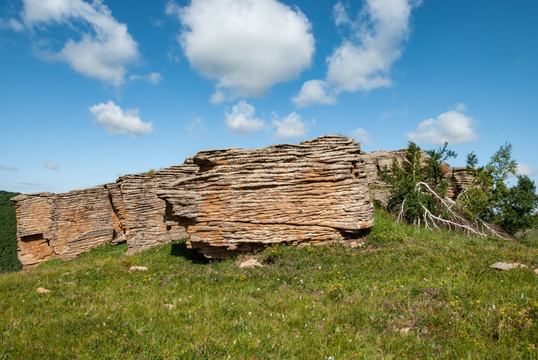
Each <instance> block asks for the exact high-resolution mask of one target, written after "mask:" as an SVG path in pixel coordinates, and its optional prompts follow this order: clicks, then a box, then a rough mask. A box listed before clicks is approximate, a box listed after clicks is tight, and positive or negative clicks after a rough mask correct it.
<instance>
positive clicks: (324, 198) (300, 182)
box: [13, 136, 373, 268]
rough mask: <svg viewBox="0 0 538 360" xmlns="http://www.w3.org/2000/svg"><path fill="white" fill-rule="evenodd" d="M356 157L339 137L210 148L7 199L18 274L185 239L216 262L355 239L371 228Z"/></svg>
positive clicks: (359, 157)
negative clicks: (85, 185)
mask: <svg viewBox="0 0 538 360" xmlns="http://www.w3.org/2000/svg"><path fill="white" fill-rule="evenodd" d="M362 155H364V154H363V153H362V152H361V150H360V147H359V145H358V144H357V143H356V142H354V141H353V140H350V139H348V138H345V137H342V136H323V137H320V138H317V139H314V140H310V141H307V142H304V143H301V144H299V145H274V146H270V147H267V148H262V149H255V150H242V149H224V150H209V151H203V152H200V153H198V154H197V155H196V156H195V157H194V158H188V159H187V160H186V161H185V162H184V163H183V164H182V165H178V166H172V167H170V168H166V169H163V170H159V171H155V172H152V173H147V174H138V175H127V176H123V177H120V178H119V179H118V180H117V181H116V182H115V183H109V184H105V185H103V186H99V187H94V188H90V189H85V190H77V191H71V192H68V193H64V194H51V193H39V194H29V195H26V194H23V195H19V196H17V197H15V198H13V201H14V202H15V209H16V213H17V223H18V226H17V236H18V243H19V248H18V255H19V259H20V260H21V262H22V264H23V266H24V267H25V268H31V267H34V266H36V265H38V264H40V263H41V262H43V261H46V260H48V259H51V258H55V257H60V258H62V259H71V258H73V257H75V256H77V255H78V254H80V253H82V252H84V251H88V250H89V249H91V248H92V247H95V246H98V245H101V244H104V243H109V242H111V243H117V242H122V241H127V244H128V248H129V253H136V252H139V251H141V250H144V249H147V248H149V247H151V246H154V245H157V244H160V243H165V242H169V241H172V240H177V239H181V238H185V237H187V238H189V239H190V240H189V245H190V246H192V247H193V248H196V249H198V251H199V252H201V253H203V254H204V255H205V256H207V257H212V258H222V257H226V256H229V255H231V254H234V253H236V252H242V251H250V250H252V249H256V248H260V247H264V246H267V245H269V244H273V243H280V242H286V243H302V242H321V241H327V240H335V239H346V238H349V237H357V234H358V233H359V232H360V231H361V230H363V229H367V228H369V227H371V226H372V225H373V214H372V213H373V206H372V203H371V200H370V194H369V190H368V183H367V174H366V167H365V164H364V161H365V159H364V158H363V157H362Z"/></svg>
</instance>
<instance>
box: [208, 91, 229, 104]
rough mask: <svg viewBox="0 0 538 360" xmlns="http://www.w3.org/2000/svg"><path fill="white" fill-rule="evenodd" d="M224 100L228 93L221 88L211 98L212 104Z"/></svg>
mask: <svg viewBox="0 0 538 360" xmlns="http://www.w3.org/2000/svg"><path fill="white" fill-rule="evenodd" d="M224 100H226V94H225V93H224V92H222V91H220V90H217V91H215V92H214V93H213V95H211V97H210V98H209V102H210V103H211V104H220V103H221V102H223V101H224Z"/></svg>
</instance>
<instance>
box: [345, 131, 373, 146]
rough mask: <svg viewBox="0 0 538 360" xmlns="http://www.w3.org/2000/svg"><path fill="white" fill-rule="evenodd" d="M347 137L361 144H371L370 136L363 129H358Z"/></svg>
mask: <svg viewBox="0 0 538 360" xmlns="http://www.w3.org/2000/svg"><path fill="white" fill-rule="evenodd" d="M349 136H351V137H352V138H353V139H355V140H357V141H358V142H359V143H361V144H371V143H372V140H371V138H370V134H369V133H368V132H367V131H366V130H364V129H363V128H358V129H355V130H352V131H350V132H349Z"/></svg>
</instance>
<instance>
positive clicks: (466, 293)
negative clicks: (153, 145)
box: [0, 212, 538, 359]
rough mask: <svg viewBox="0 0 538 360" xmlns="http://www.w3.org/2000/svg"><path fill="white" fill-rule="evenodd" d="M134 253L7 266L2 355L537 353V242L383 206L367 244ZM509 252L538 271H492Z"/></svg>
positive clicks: (100, 252) (179, 245)
mask: <svg viewBox="0 0 538 360" xmlns="http://www.w3.org/2000/svg"><path fill="white" fill-rule="evenodd" d="M125 250H126V247H125V245H122V246H118V247H101V248H97V249H94V250H93V251H92V252H90V253H88V254H85V255H83V256H81V257H80V258H78V259H75V260H73V261H70V262H61V261H59V260H57V259H55V260H52V261H50V262H47V263H45V264H43V265H42V266H40V267H38V268H37V269H34V270H31V271H26V272H18V273H11V274H4V275H2V276H0V289H2V291H1V293H0V303H1V304H2V305H1V306H0V319H2V321H0V334H2V336H0V358H2V359H4V358H7V359H11V358H14V359H22V358H27V359H30V358H55V359H74V358H99V359H103V358H114V357H117V358H133V359H153V358H165V359H173V358H177V359H200V358H206V359H221V358H222V359H224V358H228V356H230V357H231V358H233V359H245V358H249V359H250V358H258V359H329V358H334V359H356V358H364V359H371V358H445V359H454V358H498V359H525V358H528V359H531V358H536V354H537V351H538V349H537V347H536V344H538V302H537V299H538V275H535V274H534V273H533V272H532V271H531V269H530V268H531V267H532V266H536V265H538V248H537V246H536V241H535V240H529V239H527V240H526V241H525V242H505V241H499V240H491V239H478V238H469V237H466V236H462V235H457V234H451V233H448V232H444V231H440V232H434V233H431V232H425V231H423V230H417V229H415V228H413V227H409V226H406V225H403V224H398V223H395V222H394V220H393V218H392V217H391V216H389V215H387V214H385V213H381V212H378V213H376V226H375V227H374V230H373V231H372V233H370V234H369V236H368V238H367V239H366V244H365V245H364V246H363V247H360V248H354V249H352V248H348V247H343V246H340V245H332V246H306V247H302V248H290V247H284V246H278V247H272V248H269V249H266V250H265V251H264V252H261V253H259V254H257V257H258V258H259V259H260V260H262V261H264V262H265V263H266V266H265V267H256V268H251V269H240V268H239V267H238V266H237V265H235V264H234V261H233V260H226V261H221V262H211V263H206V262H205V261H203V260H202V259H200V258H199V257H197V256H196V255H195V254H193V253H192V252H190V251H189V250H187V249H186V248H185V244H184V242H176V243H171V244H167V245H164V246H160V247H156V248H153V249H150V250H148V251H147V252H145V253H142V254H138V255H133V256H125V255H124V254H123V253H124V251H125ZM497 261H507V262H519V263H523V264H526V265H527V266H529V269H515V270H510V271H506V272H497V271H495V270H493V269H490V268H489V265H491V264H493V263H495V262H497ZM131 265H141V266H147V267H148V269H149V270H148V271H129V267H130V266H131ZM39 287H43V288H46V289H49V290H50V293H45V294H38V293H37V292H36V289H37V288H39Z"/></svg>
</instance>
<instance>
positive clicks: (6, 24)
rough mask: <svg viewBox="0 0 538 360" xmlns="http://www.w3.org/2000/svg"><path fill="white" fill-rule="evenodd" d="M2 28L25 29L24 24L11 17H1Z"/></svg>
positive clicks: (0, 26) (0, 25)
mask: <svg viewBox="0 0 538 360" xmlns="http://www.w3.org/2000/svg"><path fill="white" fill-rule="evenodd" d="M0 29H9V30H13V31H17V32H19V31H23V30H24V25H22V24H21V23H20V22H19V21H18V20H16V19H13V18H10V19H7V20H5V19H0Z"/></svg>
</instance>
